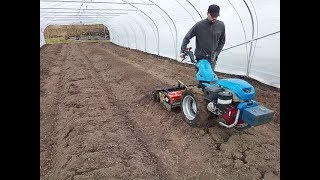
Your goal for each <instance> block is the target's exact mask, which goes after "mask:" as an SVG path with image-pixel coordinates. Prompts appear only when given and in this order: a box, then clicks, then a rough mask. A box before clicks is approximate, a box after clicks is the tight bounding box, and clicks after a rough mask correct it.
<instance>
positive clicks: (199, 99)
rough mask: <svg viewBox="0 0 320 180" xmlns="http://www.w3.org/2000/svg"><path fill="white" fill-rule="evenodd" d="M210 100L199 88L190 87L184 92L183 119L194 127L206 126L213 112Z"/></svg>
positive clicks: (182, 103)
mask: <svg viewBox="0 0 320 180" xmlns="http://www.w3.org/2000/svg"><path fill="white" fill-rule="evenodd" d="M207 105H208V102H207V101H206V100H205V99H204V94H203V92H202V91H201V89H199V88H190V89H187V90H185V91H184V92H183V93H182V100H181V105H180V106H181V110H182V116H183V119H184V120H185V121H186V122H187V123H188V124H189V125H190V126H192V127H206V126H207V125H208V122H209V121H208V120H209V116H210V114H211V112H209V111H208V109H207Z"/></svg>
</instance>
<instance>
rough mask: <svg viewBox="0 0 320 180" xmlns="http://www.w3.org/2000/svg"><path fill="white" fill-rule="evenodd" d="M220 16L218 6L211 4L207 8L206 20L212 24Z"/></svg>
mask: <svg viewBox="0 0 320 180" xmlns="http://www.w3.org/2000/svg"><path fill="white" fill-rule="evenodd" d="M219 15H220V7H219V6H218V5H215V4H212V5H210V6H209V8H208V19H209V21H212V22H214V21H215V20H216V19H217V17H218V16H219Z"/></svg>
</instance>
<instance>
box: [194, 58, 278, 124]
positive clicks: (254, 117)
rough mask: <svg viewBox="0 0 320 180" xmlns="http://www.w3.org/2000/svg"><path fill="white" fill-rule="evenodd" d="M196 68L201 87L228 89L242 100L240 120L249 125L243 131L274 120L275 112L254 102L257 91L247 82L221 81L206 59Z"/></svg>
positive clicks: (232, 79) (239, 105) (236, 80)
mask: <svg viewBox="0 0 320 180" xmlns="http://www.w3.org/2000/svg"><path fill="white" fill-rule="evenodd" d="M196 67H197V68H198V72H197V74H196V79H197V81H198V82H199V84H200V87H208V86H217V87H221V88H224V89H228V90H230V91H232V92H233V93H234V94H236V95H237V96H238V98H239V99H240V100H242V102H240V103H239V104H238V106H237V108H238V109H239V110H240V116H239V117H240V119H241V120H243V121H245V122H246V123H247V124H248V125H247V126H246V127H245V128H243V129H246V128H249V127H251V126H258V125H261V124H265V123H267V122H270V121H271V120H272V116H273V114H274V112H273V111H272V110H270V109H267V108H266V107H263V106H260V105H259V104H258V103H257V102H256V101H254V100H253V99H254V97H255V89H254V87H253V86H252V85H251V84H249V83H248V82H247V81H245V80H242V79H236V78H228V79H219V78H218V76H217V75H216V74H215V73H214V71H213V70H212V68H211V65H210V63H209V61H208V60H206V59H201V60H199V61H198V62H197V63H196Z"/></svg>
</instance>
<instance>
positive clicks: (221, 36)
mask: <svg viewBox="0 0 320 180" xmlns="http://www.w3.org/2000/svg"><path fill="white" fill-rule="evenodd" d="M219 12H220V7H219V6H218V5H215V4H213V5H210V6H209V8H208V12H207V15H208V17H207V19H204V20H201V21H199V22H197V23H196V24H195V25H194V26H193V27H192V28H191V29H190V30H189V32H188V33H187V34H186V36H185V37H184V39H183V42H182V45H181V51H180V52H181V54H180V57H181V58H183V59H184V58H185V53H184V51H185V49H186V47H187V45H188V43H189V42H190V39H191V38H193V37H194V36H196V49H195V52H194V55H195V56H196V60H197V61H198V60H200V59H207V60H208V61H209V63H210V64H211V67H212V70H214V68H215V64H216V61H217V60H218V55H219V54H220V52H221V50H222V48H223V46H224V43H225V26H224V23H223V22H222V21H219V20H217V17H218V16H219Z"/></svg>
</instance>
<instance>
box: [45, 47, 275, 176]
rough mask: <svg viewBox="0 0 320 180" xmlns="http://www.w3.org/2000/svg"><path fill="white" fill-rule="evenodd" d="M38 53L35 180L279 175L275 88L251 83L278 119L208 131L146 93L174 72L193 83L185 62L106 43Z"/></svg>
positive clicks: (172, 79) (173, 76) (170, 79)
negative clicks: (245, 127)
mask: <svg viewBox="0 0 320 180" xmlns="http://www.w3.org/2000/svg"><path fill="white" fill-rule="evenodd" d="M40 60H41V87H40V88H41V89H40V90H41V94H40V95H41V109H40V110H41V118H40V123H41V130H40V132H41V134H40V137H41V139H40V143H41V147H40V150H41V154H40V163H41V169H40V172H41V174H40V175H41V179H197V178H199V177H200V178H201V177H202V178H204V179H279V176H280V133H279V124H278V123H277V122H280V118H279V113H278V111H279V97H280V93H279V92H277V91H273V90H272V88H268V87H266V86H263V85H260V86H259V87H256V86H255V87H256V91H257V101H259V99H260V101H261V100H263V101H264V102H261V103H262V104H263V105H266V106H268V105H269V106H268V107H270V108H271V109H273V110H275V111H276V112H277V114H276V119H277V121H276V123H270V124H268V125H264V126H260V127H256V128H253V129H250V130H248V131H246V132H238V131H236V130H234V129H226V128H223V127H211V128H210V129H209V133H205V132H204V131H203V130H202V129H199V128H191V127H189V126H188V125H187V124H186V123H184V122H183V120H182V118H181V114H180V111H172V112H168V111H166V110H165V109H164V108H163V107H162V106H161V105H160V104H159V103H155V102H153V101H152V100H151V96H150V92H151V91H152V90H153V89H155V88H157V87H162V86H171V85H174V84H175V83H176V80H178V79H179V80H181V81H183V82H185V83H187V84H194V83H195V78H194V74H195V69H194V68H193V67H192V66H191V65H188V64H181V63H178V62H175V61H170V60H167V59H165V58H161V57H155V56H153V55H149V54H144V53H142V52H137V51H132V50H129V49H125V48H121V47H118V46H116V45H114V44H111V43H77V44H57V45H48V46H45V47H44V48H42V49H41V59H40ZM259 93H260V94H259ZM266 99H267V100H266ZM260 101H259V102H260ZM270 104H271V105H272V106H270Z"/></svg>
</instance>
